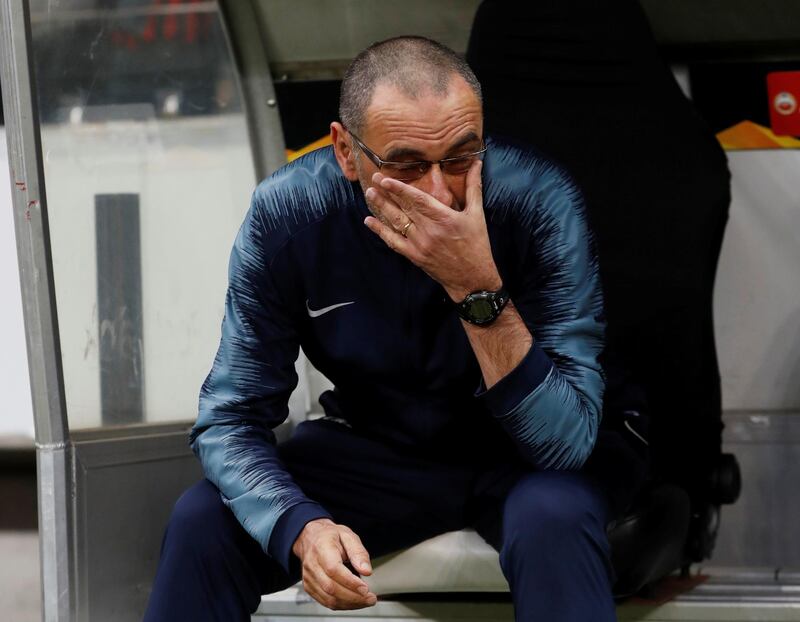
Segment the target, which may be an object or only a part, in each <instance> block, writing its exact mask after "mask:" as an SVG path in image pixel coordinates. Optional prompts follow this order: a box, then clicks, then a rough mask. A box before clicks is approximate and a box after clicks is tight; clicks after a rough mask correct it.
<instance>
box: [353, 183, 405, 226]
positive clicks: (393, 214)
mask: <svg viewBox="0 0 800 622" xmlns="http://www.w3.org/2000/svg"><path fill="white" fill-rule="evenodd" d="M364 196H366V198H367V201H369V202H370V205H372V208H373V210H374V211H375V212H376V215H377V216H378V217H379V218H380V219H381V220H382V221H383V222H384V223H385V224H387V225H389V227H391V228H392V229H394V230H395V231H402V230H403V227H404V226H405V225H406V223H407V222H408V220H409V218H408V215H407V214H406V213H405V212H404V211H403V210H401V209H400V208H399V207H398V206H397V205H396V204H395V203H394V202H393V201H391V200H389V199H388V198H387V197H386V196H385V195H383V194H382V193H380V192H378V191H377V190H376V189H375V188H368V189H367V192H366V193H365V195H364Z"/></svg>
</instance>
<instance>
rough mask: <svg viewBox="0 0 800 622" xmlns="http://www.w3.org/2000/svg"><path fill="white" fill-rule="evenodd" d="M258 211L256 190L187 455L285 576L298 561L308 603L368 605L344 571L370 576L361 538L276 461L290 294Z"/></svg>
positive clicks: (287, 381)
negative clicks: (274, 267) (190, 454)
mask: <svg viewBox="0 0 800 622" xmlns="http://www.w3.org/2000/svg"><path fill="white" fill-rule="evenodd" d="M261 208H262V206H261V205H260V204H259V199H258V191H256V194H255V195H254V200H253V204H252V206H251V208H250V211H249V212H248V215H247V218H246V219H245V222H244V223H243V225H242V227H241V229H240V231H239V234H238V236H237V238H236V241H235V243H234V247H233V251H232V253H231V260H230V266H229V285H228V292H227V296H226V301H225V318H224V320H223V323H222V339H221V341H220V346H219V349H218V351H217V355H216V358H215V360H214V365H213V368H212V370H211V372H210V373H209V375H208V377H207V378H206V381H205V382H204V383H203V387H202V389H201V393H200V408H199V416H198V419H197V422H196V424H195V426H194V427H193V429H192V433H191V436H190V441H191V445H192V449H193V450H194V452H195V453H196V454H197V456H198V457H199V458H200V461H201V463H202V465H203V469H204V472H205V475H206V477H207V478H208V479H209V480H210V481H211V482H213V483H214V485H216V486H217V487H218V488H219V489H220V492H221V494H222V500H223V502H224V503H225V504H226V505H227V506H228V507H230V508H231V510H232V511H233V513H234V515H235V516H236V518H237V519H238V520H239V522H240V523H241V524H242V526H243V527H244V528H245V529H246V530H247V532H248V533H249V534H250V535H251V536H252V537H253V538H255V539H256V540H257V541H258V542H259V544H260V545H261V547H262V549H263V550H264V551H265V552H267V553H268V554H269V555H270V556H272V557H273V558H274V559H276V560H277V561H278V562H279V563H280V564H281V565H282V566H283V568H284V570H286V571H287V572H290V570H291V568H290V566H291V564H292V562H293V560H292V556H293V555H294V556H296V557H297V558H299V559H300V561H301V562H302V573H303V582H304V585H305V587H306V591H307V592H308V593H309V594H310V595H311V596H313V597H314V598H315V599H316V600H318V601H319V602H320V603H322V604H323V605H325V606H328V607H330V608H333V609H343V608H347V609H353V608H359V607H364V606H369V605H373V604H375V602H376V597H375V595H374V594H372V593H371V592H369V588H368V586H367V584H366V583H365V582H364V581H363V580H362V579H361V578H359V577H358V576H356V575H355V574H353V573H352V572H350V570H348V569H347V568H346V567H345V565H344V561H350V562H351V563H352V564H353V566H354V567H355V568H357V569H358V571H359V572H360V573H361V574H365V575H368V574H370V573H371V566H370V562H369V554H368V553H367V551H366V549H365V548H364V546H363V545H362V544H361V541H360V540H359V538H358V536H357V535H356V534H354V533H353V532H352V531H351V530H350V529H348V528H347V527H345V526H344V525H337V524H335V523H334V522H333V521H332V520H331V517H330V515H329V514H328V512H327V511H326V510H325V509H324V508H323V507H322V506H320V505H319V504H317V503H315V502H314V501H312V500H310V499H308V498H307V497H306V496H305V495H304V494H303V492H302V491H301V490H300V488H299V487H298V486H297V484H295V482H294V481H293V480H292V478H291V476H290V475H289V473H288V472H287V471H286V469H285V467H284V466H283V464H282V463H281V461H280V460H279V458H278V454H277V450H276V447H275V436H274V434H273V432H272V429H273V428H274V427H275V426H277V425H279V424H280V423H282V422H283V421H284V420H285V419H286V417H287V415H288V406H287V404H288V400H289V395H290V394H291V392H292V390H293V389H294V387H295V386H296V384H297V375H296V372H295V368H294V363H295V361H296V360H297V355H298V352H299V344H298V336H297V334H296V330H295V328H294V322H293V320H292V316H293V315H295V312H296V310H292V309H291V308H290V306H291V305H290V303H289V302H288V300H287V299H288V298H293V299H296V298H297V297H296V296H290V295H288V294H289V292H288V290H289V289H290V286H289V285H287V284H286V283H285V282H284V284H283V285H278V283H277V282H276V276H275V275H274V274H273V272H272V266H271V263H272V261H273V260H274V258H272V257H271V256H270V255H269V253H268V252H267V247H268V246H269V244H268V243H267V240H266V235H267V233H266V231H265V227H264V225H263V218H262V214H261ZM283 268H284V269H283V270H282V274H283V276H284V277H286V276H287V273H288V272H290V270H289V268H288V267H287V266H283ZM300 313H302V310H300Z"/></svg>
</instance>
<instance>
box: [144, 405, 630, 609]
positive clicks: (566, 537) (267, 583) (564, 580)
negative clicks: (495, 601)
mask: <svg viewBox="0 0 800 622" xmlns="http://www.w3.org/2000/svg"><path fill="white" fill-rule="evenodd" d="M279 453H280V456H281V459H282V461H283V462H284V464H285V465H286V467H287V468H288V470H289V472H290V473H291V474H292V476H293V478H294V479H295V481H296V482H297V483H298V485H299V486H300V487H301V488H302V490H303V492H304V493H305V494H306V495H307V496H308V497H309V498H311V499H313V500H315V501H317V502H319V503H321V504H322V505H323V506H324V507H325V508H326V509H327V510H328V511H329V512H330V513H331V515H332V516H333V517H334V520H335V521H336V522H338V523H340V524H344V525H347V526H348V527H350V528H351V529H352V530H353V531H355V532H356V533H357V534H358V535H359V536H360V537H361V539H362V541H363V543H364V545H365V547H366V549H367V551H368V552H369V553H370V556H371V557H372V558H373V559H374V558H376V557H378V556H380V555H384V554H386V553H390V552H392V551H396V550H398V549H401V548H405V547H408V546H410V545H413V544H416V543H418V542H420V541H422V540H425V539H427V538H430V537H433V536H435V535H438V534H441V533H444V532H447V531H453V530H457V529H462V528H464V527H468V526H469V527H473V528H475V529H476V530H477V531H478V533H480V534H481V535H482V536H483V537H484V538H485V539H486V541H487V542H489V543H490V544H491V545H492V546H494V547H495V548H496V549H497V550H498V551H499V552H500V563H501V567H502V570H503V573H504V575H505V577H506V579H507V580H508V582H509V585H510V587H511V594H512V598H513V602H514V610H515V617H516V619H517V620H525V621H545V620H546V621H548V622H562V621H563V622H568V621H570V622H571V621H575V622H577V621H581V622H583V621H585V620H593V621H596V622H606V621H610V620H615V619H616V617H615V611H614V602H613V598H612V595H611V582H612V569H611V564H610V561H609V545H608V541H607V538H606V523H607V522H608V519H609V517H608V513H609V509H608V508H609V504H608V502H607V500H606V498H605V495H604V494H603V493H602V492H601V490H600V488H599V486H598V485H597V483H596V482H595V480H594V479H592V478H591V477H589V476H587V475H585V474H582V473H572V472H536V471H531V470H529V469H527V468H526V467H525V466H524V465H523V464H521V463H520V462H517V461H516V460H514V459H510V460H509V459H499V458H494V459H490V458H488V457H475V458H474V459H471V460H469V462H462V463H459V464H454V463H452V462H443V461H438V460H436V459H434V458H431V457H429V456H421V455H410V454H408V453H407V452H403V451H401V450H399V449H397V448H393V447H390V446H387V445H385V444H383V443H381V442H378V441H376V440H374V439H369V438H365V437H363V436H360V435H358V434H356V433H355V432H353V431H352V430H351V429H350V428H348V427H346V426H344V425H342V424H340V423H336V422H332V421H328V420H319V421H314V422H304V423H302V424H300V426H298V429H297V430H296V432H295V434H294V435H293V436H292V438H291V439H290V440H289V441H287V442H285V443H283V444H281V445H279ZM299 578H300V574H299V565H297V566H295V568H294V569H293V570H292V572H291V573H290V574H287V573H286V572H285V571H284V570H283V569H282V568H281V567H280V566H279V565H278V564H277V563H276V562H275V561H273V560H272V559H271V558H270V557H269V556H268V555H266V554H265V553H264V552H263V550H262V549H261V548H260V546H259V545H258V543H257V542H256V541H255V540H253V539H252V538H251V537H250V536H249V535H248V534H247V532H246V531H245V530H244V529H243V528H242V527H241V525H240V524H239V522H238V520H237V519H236V517H235V516H234V515H233V513H232V512H231V511H230V510H229V509H228V508H227V507H226V506H225V505H224V504H223V503H222V501H221V499H220V494H219V491H218V490H217V489H216V488H215V487H214V485H213V484H211V483H210V482H209V481H207V480H202V481H200V482H199V483H197V484H195V485H194V486H192V487H191V488H189V489H188V490H187V491H186V492H185V493H184V494H183V495H182V496H181V497H180V499H179V500H178V501H177V503H176V504H175V508H174V510H173V513H172V516H171V518H170V521H169V524H168V525H167V529H166V532H165V535H164V540H163V543H162V548H161V559H160V562H159V566H158V571H157V574H156V578H155V583H154V586H153V592H152V594H151V596H150V602H149V604H148V608H147V612H146V614H145V618H144V619H145V622H167V621H169V622H176V621H181V620H187V621H188V620H191V621H192V622H199V621H205V620H209V621H212V620H214V621H225V622H229V621H239V620H241V621H246V620H249V619H250V614H251V613H252V612H253V611H255V610H256V608H257V607H258V605H259V602H260V596H261V595H262V594H267V593H271V592H274V591H278V590H280V589H283V588H285V587H288V586H289V585H291V584H293V583H294V582H296V581H297V580H299Z"/></svg>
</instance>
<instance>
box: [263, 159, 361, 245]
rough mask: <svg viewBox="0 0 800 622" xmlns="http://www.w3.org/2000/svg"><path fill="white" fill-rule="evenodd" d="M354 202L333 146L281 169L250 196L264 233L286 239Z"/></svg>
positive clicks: (350, 186)
mask: <svg viewBox="0 0 800 622" xmlns="http://www.w3.org/2000/svg"><path fill="white" fill-rule="evenodd" d="M353 200H354V195H353V186H352V184H351V183H350V182H349V181H348V180H347V179H346V178H345V177H344V175H343V174H342V171H341V169H340V168H339V165H338V164H337V162H336V158H335V157H334V155H333V148H332V147H325V148H322V149H317V150H316V151H312V152H311V153H308V154H306V155H304V156H302V157H300V158H298V159H297V160H295V161H293V162H290V163H289V164H287V165H285V166H283V167H281V168H280V169H278V170H277V171H275V172H274V173H273V174H272V175H270V176H269V177H267V178H266V179H265V180H264V181H262V182H261V183H260V184H259V185H258V187H256V189H255V192H254V193H253V201H252V210H253V211H254V212H255V213H256V214H254V215H256V216H257V218H258V220H259V221H260V222H261V225H262V227H263V228H264V232H265V233H266V234H267V235H270V236H271V237H278V238H288V237H291V236H293V235H294V234H296V233H297V232H298V231H300V230H302V229H304V228H306V227H308V226H309V225H312V224H314V223H315V222H318V221H320V220H322V219H324V218H326V217H327V216H328V215H330V214H332V213H335V212H338V211H341V210H344V209H345V208H346V207H347V206H348V205H351V204H352V202H353Z"/></svg>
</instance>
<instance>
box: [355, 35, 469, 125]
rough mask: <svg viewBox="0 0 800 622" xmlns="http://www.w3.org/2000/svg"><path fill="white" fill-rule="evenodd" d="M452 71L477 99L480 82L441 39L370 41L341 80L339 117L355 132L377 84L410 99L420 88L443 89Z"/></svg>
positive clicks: (417, 95)
mask: <svg viewBox="0 0 800 622" xmlns="http://www.w3.org/2000/svg"><path fill="white" fill-rule="evenodd" d="M453 75H459V76H461V77H462V78H463V79H464V81H465V82H466V83H467V84H468V85H469V87H470V88H471V89H472V91H473V92H474V93H475V96H476V97H477V98H478V101H479V102H481V103H482V102H483V97H482V95H481V85H480V83H479V82H478V79H477V78H476V77H475V74H474V73H473V72H472V69H470V67H469V65H468V64H467V61H465V60H464V59H463V58H461V56H459V55H458V54H456V53H455V52H454V51H453V50H451V49H450V48H448V47H447V46H445V45H442V44H441V43H438V42H436V41H433V40H432V39H427V38H425V37H416V36H403V37H395V38H393V39H387V40H385V41H379V42H377V43H373V44H372V45H371V46H369V47H368V48H367V49H366V50H364V51H363V52H361V53H360V54H359V55H358V56H356V57H355V59H354V60H353V62H352V63H351V64H350V67H348V69H347V72H346V73H345V75H344V79H343V80H342V87H341V92H340V95H339V118H340V119H341V121H342V124H343V125H344V126H345V127H346V128H348V129H351V130H353V131H355V132H359V133H360V132H361V131H362V130H363V129H364V116H365V114H366V111H367V108H368V107H369V105H370V103H371V102H372V95H373V94H374V93H375V88H376V87H377V86H378V85H379V84H390V85H392V86H395V87H397V89H398V90H400V92H402V93H404V94H405V95H407V96H408V97H411V98H412V99H416V98H417V97H419V96H420V95H421V94H423V93H424V92H430V91H433V93H435V94H437V95H444V94H446V93H447V88H448V85H449V83H450V79H451V78H452V77H453Z"/></svg>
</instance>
